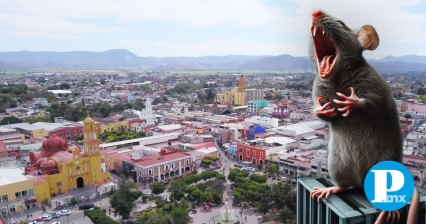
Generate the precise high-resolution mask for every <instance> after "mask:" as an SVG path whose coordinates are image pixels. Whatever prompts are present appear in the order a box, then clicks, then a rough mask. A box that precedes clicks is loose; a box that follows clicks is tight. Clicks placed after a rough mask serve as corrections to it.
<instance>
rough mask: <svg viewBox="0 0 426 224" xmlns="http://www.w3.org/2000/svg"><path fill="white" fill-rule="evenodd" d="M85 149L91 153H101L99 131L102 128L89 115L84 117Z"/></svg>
mask: <svg viewBox="0 0 426 224" xmlns="http://www.w3.org/2000/svg"><path fill="white" fill-rule="evenodd" d="M83 122H84V128H83V131H84V151H85V152H86V153H87V154H89V155H96V154H99V138H98V136H99V132H100V128H99V127H98V125H96V123H95V121H94V120H93V119H92V118H91V117H89V115H87V117H86V119H84V121H83Z"/></svg>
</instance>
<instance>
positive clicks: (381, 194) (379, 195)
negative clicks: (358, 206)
mask: <svg viewBox="0 0 426 224" xmlns="http://www.w3.org/2000/svg"><path fill="white" fill-rule="evenodd" d="M371 172H373V173H374V179H375V182H376V183H375V185H374V199H373V200H372V201H371V202H390V201H388V192H395V191H399V190H400V189H401V188H402V187H403V186H404V174H402V172H400V171H398V170H371ZM388 174H390V177H391V186H390V188H388V186H387V185H388Z"/></svg>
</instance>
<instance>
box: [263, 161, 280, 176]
mask: <svg viewBox="0 0 426 224" xmlns="http://www.w3.org/2000/svg"><path fill="white" fill-rule="evenodd" d="M265 174H268V175H269V176H272V177H277V176H279V175H280V169H279V167H278V165H277V164H275V163H268V165H266V169H265Z"/></svg>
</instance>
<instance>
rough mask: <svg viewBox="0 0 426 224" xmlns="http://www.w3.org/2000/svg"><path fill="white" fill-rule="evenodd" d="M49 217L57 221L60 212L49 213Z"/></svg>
mask: <svg viewBox="0 0 426 224" xmlns="http://www.w3.org/2000/svg"><path fill="white" fill-rule="evenodd" d="M50 215H51V216H52V218H54V219H58V218H60V217H61V212H51V213H50Z"/></svg>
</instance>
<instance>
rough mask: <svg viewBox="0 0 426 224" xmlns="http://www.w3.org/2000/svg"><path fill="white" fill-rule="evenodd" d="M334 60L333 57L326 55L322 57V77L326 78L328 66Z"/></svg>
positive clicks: (328, 70)
mask: <svg viewBox="0 0 426 224" xmlns="http://www.w3.org/2000/svg"><path fill="white" fill-rule="evenodd" d="M333 59H334V55H326V56H324V58H323V59H322V62H321V64H320V69H319V70H320V74H321V75H323V76H327V75H328V73H329V72H330V67H331V66H330V65H331V62H332V61H333Z"/></svg>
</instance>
